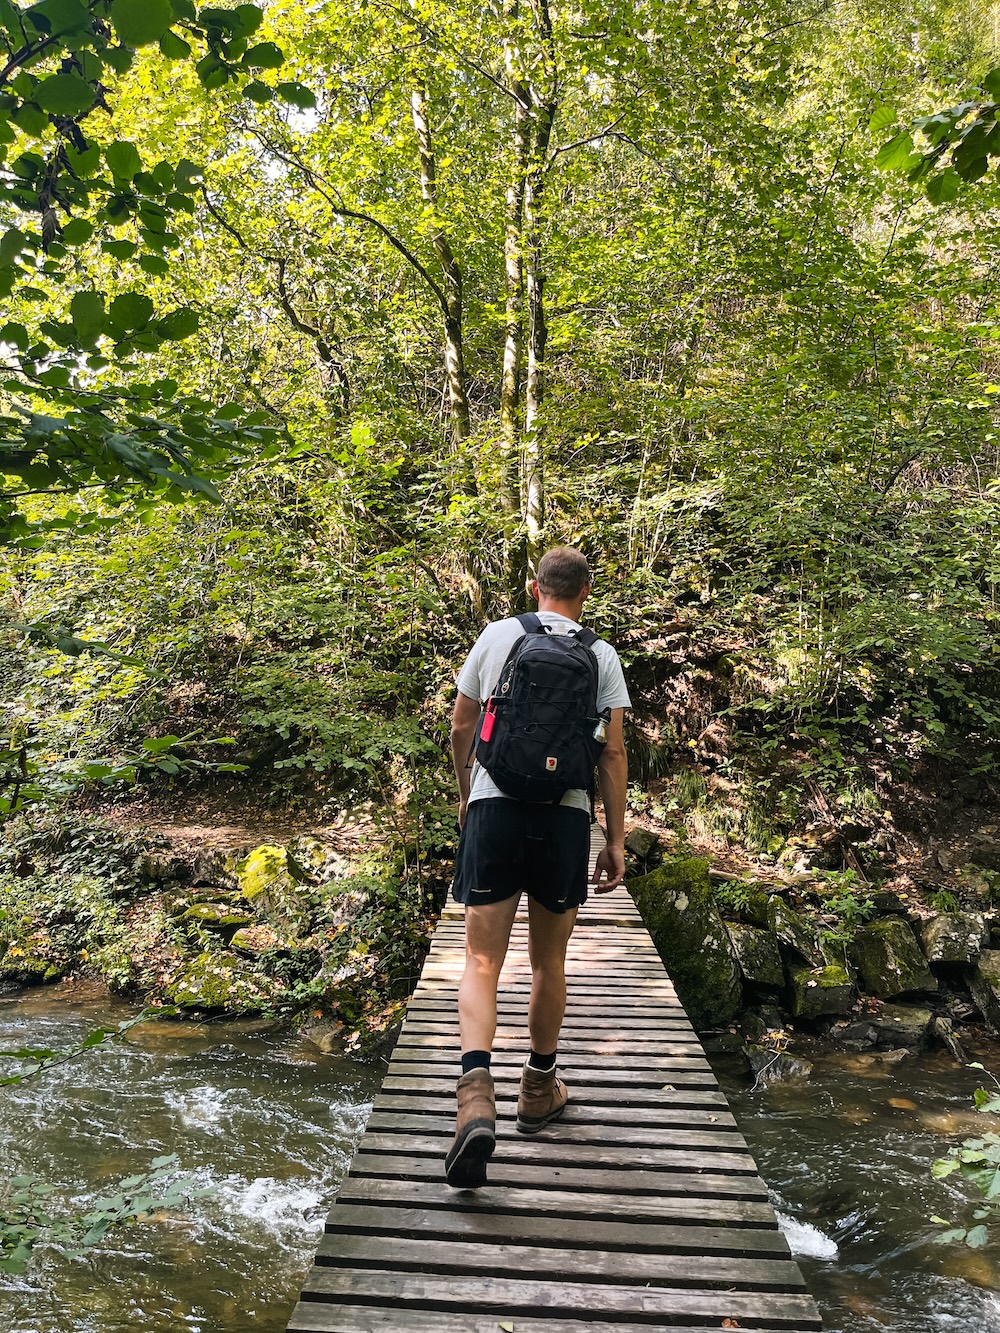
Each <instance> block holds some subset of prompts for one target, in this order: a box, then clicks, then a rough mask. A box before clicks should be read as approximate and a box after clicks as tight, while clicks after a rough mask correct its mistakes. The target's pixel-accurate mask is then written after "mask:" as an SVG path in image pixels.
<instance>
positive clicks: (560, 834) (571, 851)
mask: <svg viewBox="0 0 1000 1333" xmlns="http://www.w3.org/2000/svg"><path fill="white" fill-rule="evenodd" d="M589 868H590V815H589V814H588V812H587V811H586V810H578V809H576V808H575V807H574V806H568V805H548V804H539V803H536V802H533V801H512V800H507V799H506V798H505V797H490V798H488V799H486V800H482V801H473V802H472V803H471V804H470V806H469V808H468V811H467V812H466V816H465V825H464V827H463V828H462V839H461V841H460V843H459V844H458V856H457V857H456V859H455V880H454V883H453V884H452V886H451V891H452V896H453V897H454V899H455V901H456V902H459V903H467V904H469V905H471V906H472V907H476V906H478V905H479V904H481V903H498V902H502V901H503V899H505V898H510V897H512V896H513V895H514V894H515V893H520V892H521V891H522V890H524V891H525V892H527V893H529V894H530V895H531V897H532V898H534V899H535V900H536V901H537V902H539V903H541V905H542V906H543V907H547V908H548V909H549V911H550V912H566V911H569V909H570V908H573V907H579V906H580V905H581V904H582V903H585V902H586V901H587V871H588V869H589Z"/></svg>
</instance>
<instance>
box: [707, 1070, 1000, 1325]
mask: <svg viewBox="0 0 1000 1333" xmlns="http://www.w3.org/2000/svg"><path fill="white" fill-rule="evenodd" d="M807 1054H808V1055H809V1057H810V1058H811V1059H813V1060H814V1061H815V1070H814V1075H813V1078H812V1079H811V1080H810V1081H808V1082H806V1083H786V1084H777V1085H773V1086H771V1087H768V1088H763V1089H752V1088H751V1087H750V1084H749V1080H748V1079H747V1078H746V1077H745V1076H744V1074H743V1072H742V1069H741V1068H739V1067H738V1066H737V1064H736V1063H735V1062H726V1061H722V1060H720V1061H718V1062H716V1072H717V1073H718V1074H719V1075H720V1078H721V1081H722V1084H723V1087H724V1089H725V1091H726V1094H727V1096H728V1097H729V1099H730V1103H731V1105H732V1108H733V1111H734V1112H735V1114H736V1115H737V1117H738V1119H739V1122H740V1128H741V1129H742V1131H743V1133H744V1135H745V1136H746V1138H747V1141H748V1143H749V1145H750V1150H751V1152H752V1153H753V1154H754V1156H755V1157H756V1159H757V1164H758V1166H759V1168H760V1173H761V1175H762V1176H763V1177H764V1179H765V1180H766V1181H767V1183H768V1186H769V1187H770V1189H771V1191H772V1201H773V1203H774V1205H775V1208H776V1209H777V1210H778V1213H779V1216H780V1218H781V1224H782V1229H783V1230H784V1232H785V1235H786V1236H787V1238H788V1241H789V1243H790V1245H791V1247H792V1250H793V1252H794V1253H795V1254H796V1256H797V1258H798V1260H799V1264H800V1267H801V1268H802V1272H803V1275H804V1277H805V1280H806V1284H807V1286H808V1287H809V1289H810V1291H812V1293H813V1294H814V1295H815V1296H816V1298H817V1300H818V1302H819V1305H820V1308H821V1310H822V1312H823V1318H824V1324H825V1327H826V1329H827V1330H828V1333H881V1330H885V1329H891V1330H893V1331H894V1333H1000V1294H998V1293H1000V1224H998V1225H997V1226H996V1227H994V1235H995V1237H996V1240H995V1241H994V1242H993V1243H991V1244H989V1245H987V1246H986V1247H985V1248H983V1249H979V1250H970V1249H968V1248H967V1247H966V1246H965V1245H964V1244H963V1245H948V1246H942V1245H938V1244H936V1243H935V1241H934V1236H935V1235H938V1234H940V1233H941V1232H942V1231H943V1230H944V1228H943V1227H941V1226H938V1225H935V1224H934V1223H933V1222H931V1221H930V1219H931V1217H932V1216H938V1217H943V1218H947V1219H948V1220H949V1221H953V1222H955V1224H956V1225H962V1226H967V1225H968V1226H971V1225H973V1224H972V1222H971V1221H970V1220H969V1219H970V1217H971V1213H972V1210H973V1208H974V1207H976V1206H977V1202H978V1200H979V1196H978V1195H977V1194H975V1192H974V1191H973V1190H972V1189H971V1187H970V1186H968V1185H966V1184H963V1183H961V1182H960V1181H957V1180H956V1179H955V1178H954V1177H951V1178H949V1179H947V1180H943V1181H936V1180H934V1179H933V1178H932V1176H931V1163H932V1162H933V1161H934V1160H935V1159H936V1158H941V1157H944V1156H946V1154H947V1150H948V1148H949V1147H950V1146H951V1145H952V1144H955V1143H959V1142H961V1140H962V1139H964V1138H968V1137H973V1136H975V1135H981V1134H983V1133H986V1132H988V1131H993V1132H996V1131H998V1130H1000V1123H998V1120H997V1118H996V1117H990V1116H984V1115H979V1114H978V1113H977V1112H976V1111H975V1109H974V1106H973V1100H972V1096H973V1092H974V1091H975V1089H976V1087H977V1086H980V1085H983V1084H985V1085H986V1086H992V1084H991V1082H990V1080H989V1078H988V1076H987V1075H986V1074H984V1073H983V1072H982V1071H981V1070H979V1071H977V1070H973V1069H968V1068H960V1067H957V1066H956V1065H955V1063H954V1062H953V1061H952V1060H951V1059H950V1058H949V1057H948V1056H947V1055H946V1054H944V1053H943V1052H941V1053H936V1052H935V1053H931V1054H928V1055H921V1056H911V1057H909V1058H908V1059H905V1060H903V1061H901V1062H900V1063H899V1064H896V1065H892V1064H887V1063H884V1062H882V1061H880V1060H879V1059H878V1058H877V1057H873V1056H871V1055H857V1056H852V1055H834V1054H831V1053H830V1052H829V1051H824V1050H822V1049H818V1050H815V1051H810V1052H807ZM969 1058H970V1060H972V1059H975V1060H978V1061H980V1062H981V1063H982V1064H984V1065H985V1066H986V1068H987V1069H988V1070H991V1071H992V1072H993V1073H995V1074H998V1075H1000V1049H998V1048H997V1047H995V1046H994V1047H991V1048H984V1049H980V1050H976V1051H970V1053H969Z"/></svg>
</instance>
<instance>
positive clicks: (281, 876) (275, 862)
mask: <svg viewBox="0 0 1000 1333" xmlns="http://www.w3.org/2000/svg"><path fill="white" fill-rule="evenodd" d="M235 873H236V882H237V885H238V886H239V890H240V893H241V894H242V895H243V897H244V899H245V900H246V901H247V902H248V903H250V904H251V906H252V907H253V908H254V910H255V911H256V912H257V913H258V915H261V916H263V917H265V918H266V919H267V920H268V922H269V923H270V924H271V925H274V926H277V927H280V928H283V929H284V930H286V931H288V932H289V933H291V934H294V935H307V934H308V933H309V930H310V927H311V925H312V920H313V915H314V912H315V903H314V901H313V898H312V895H311V894H310V893H309V891H308V889H307V888H306V887H305V886H303V885H302V884H300V883H299V882H298V880H297V879H296V878H295V876H294V874H293V873H292V871H291V868H290V867H289V863H288V851H287V849H286V848H284V847H275V846H270V845H268V844H266V843H265V844H264V845H263V846H261V847H255V848H254V849H253V851H252V852H250V853H249V854H248V855H247V856H245V857H244V858H243V859H242V861H240V862H238V863H237V865H236V869H235Z"/></svg>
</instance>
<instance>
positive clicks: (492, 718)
mask: <svg viewBox="0 0 1000 1333" xmlns="http://www.w3.org/2000/svg"><path fill="white" fill-rule="evenodd" d="M496 720H497V715H496V712H495V711H494V708H493V700H492V699H488V700H487V701H486V712H485V713H484V714H483V725H482V726H481V727H480V728H479V739H480V740H481V741H488V740H489V738H490V737H491V736H492V735H493V724H494V722H496Z"/></svg>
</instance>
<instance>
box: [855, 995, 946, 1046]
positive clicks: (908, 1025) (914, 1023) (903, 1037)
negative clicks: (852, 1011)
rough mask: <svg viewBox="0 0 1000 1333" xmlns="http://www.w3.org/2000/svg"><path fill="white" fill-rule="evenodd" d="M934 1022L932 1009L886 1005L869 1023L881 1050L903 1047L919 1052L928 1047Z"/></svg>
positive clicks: (908, 1005) (904, 1005)
mask: <svg viewBox="0 0 1000 1333" xmlns="http://www.w3.org/2000/svg"><path fill="white" fill-rule="evenodd" d="M933 1020H934V1015H933V1014H932V1013H931V1011H930V1009H922V1008H920V1007H919V1006H917V1005H913V1004H885V1005H883V1006H882V1008H881V1010H880V1012H879V1013H877V1014H872V1016H871V1017H870V1018H869V1019H868V1020H867V1022H868V1023H870V1024H871V1026H872V1027H873V1028H874V1029H875V1036H876V1045H877V1046H878V1047H879V1048H880V1049H881V1050H893V1049H896V1048H899V1047H903V1048H905V1049H906V1050H909V1051H919V1050H922V1049H923V1048H924V1047H925V1046H927V1045H928V1042H929V1040H930V1031H931V1023H932V1022H933Z"/></svg>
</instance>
